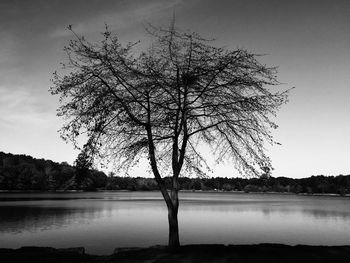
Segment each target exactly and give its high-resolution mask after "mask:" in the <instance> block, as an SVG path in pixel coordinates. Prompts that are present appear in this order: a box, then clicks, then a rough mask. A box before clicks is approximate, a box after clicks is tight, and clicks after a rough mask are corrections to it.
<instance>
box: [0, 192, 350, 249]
mask: <svg viewBox="0 0 350 263" xmlns="http://www.w3.org/2000/svg"><path fill="white" fill-rule="evenodd" d="M179 226H180V240H181V242H182V244H195V243H208V244H210V243H222V244H256V243H283V244H292V245H293V244H309V245H349V244H350V199H349V198H346V197H333V196H332V197H330V196H301V195H282V194H247V193H231V192H225V193H217V192H210V193H209V192H181V193H180V209H179ZM167 240H168V222H167V210H166V206H165V203H164V201H163V199H162V197H161V195H160V193H158V192H91V193H0V247H8V248H19V247H21V246H29V245H35V246H52V247H77V246H84V247H85V248H86V251H87V253H92V254H110V253H112V252H113V250H114V248H116V247H131V246H132V247H134V246H140V247H147V246H152V245H157V244H160V245H165V244H166V243H167Z"/></svg>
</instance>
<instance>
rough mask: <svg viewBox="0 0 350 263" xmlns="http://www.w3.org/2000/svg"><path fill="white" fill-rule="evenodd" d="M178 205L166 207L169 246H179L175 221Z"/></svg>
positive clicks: (176, 222)
mask: <svg viewBox="0 0 350 263" xmlns="http://www.w3.org/2000/svg"><path fill="white" fill-rule="evenodd" d="M177 212H178V207H177V206H176V207H175V206H172V207H168V220H169V242H168V246H169V247H170V248H177V247H179V246H180V240H179V225H178V221H177Z"/></svg>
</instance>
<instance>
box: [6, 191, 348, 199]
mask: <svg viewBox="0 0 350 263" xmlns="http://www.w3.org/2000/svg"><path fill="white" fill-rule="evenodd" d="M99 192H159V191H158V190H147V191H141V190H136V191H133V190H124V189H121V190H104V189H99V190H96V191H83V190H57V191H40V190H0V194H2V193H7V194H11V193H13V194H21V193H23V194H31V193H33V194H34V193H35V194H39V193H50V194H55V193H57V194H61V193H63V194H64V193H99ZM179 192H180V193H181V192H183V193H235V194H276V195H296V196H298V195H301V196H325V197H350V194H344V195H342V194H335V193H313V194H312V193H293V192H245V191H223V190H179Z"/></svg>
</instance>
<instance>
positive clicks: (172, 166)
mask: <svg viewBox="0 0 350 263" xmlns="http://www.w3.org/2000/svg"><path fill="white" fill-rule="evenodd" d="M70 29H71V28H70ZM148 32H149V33H150V34H151V37H152V38H153V42H152V45H151V47H150V48H149V49H147V50H145V51H143V52H140V51H139V50H138V49H135V45H136V44H127V45H122V44H121V42H120V41H119V39H118V37H117V36H115V35H113V34H111V33H110V31H108V28H107V29H106V32H105V33H104V39H103V40H102V41H101V42H100V43H99V44H95V43H94V44H92V43H89V42H88V41H87V40H85V38H84V37H81V36H78V35H77V34H76V33H75V32H73V34H74V35H75V37H76V39H75V40H72V41H71V42H70V44H69V45H68V46H67V47H66V48H65V51H66V52H67V54H68V57H69V61H68V62H67V64H66V65H65V69H68V70H71V72H70V73H69V74H66V75H64V76H60V75H59V74H55V75H54V80H53V83H54V85H53V87H52V88H51V92H52V94H59V95H60V101H61V103H62V105H61V107H60V108H59V114H58V115H59V116H64V117H66V118H68V120H67V122H66V124H65V125H64V127H63V128H62V136H63V137H64V138H65V139H68V140H71V141H73V142H74V143H75V142H76V138H77V137H78V136H79V135H80V134H85V135H87V136H88V138H89V146H90V151H91V152H92V153H94V154H98V156H99V157H101V158H102V157H104V156H108V157H109V158H111V159H113V160H114V161H115V162H116V165H117V167H119V168H124V169H128V168H129V167H131V166H133V165H134V164H136V163H137V162H138V161H139V160H140V158H142V157H147V158H148V160H149V162H150V167H151V170H152V172H153V174H154V177H155V180H156V182H157V184H158V186H159V189H160V191H161V193H162V195H163V198H164V200H165V202H166V205H167V208H168V219H169V246H171V247H176V246H179V234H178V220H177V214H178V207H179V199H178V191H179V176H180V174H183V173H185V172H192V173H196V174H198V175H203V174H204V173H205V169H206V168H207V164H206V161H205V158H204V156H203V155H201V153H200V152H199V150H198V147H197V146H198V144H199V143H204V144H208V145H209V146H212V148H213V152H214V153H215V156H216V157H217V161H219V162H220V161H222V160H223V159H224V158H229V159H231V160H232V161H233V162H234V164H235V165H236V167H237V169H238V170H239V171H241V172H242V173H243V174H247V175H255V176H259V172H258V171H259V164H261V163H264V165H265V166H266V167H271V164H270V160H269V158H268V157H267V156H266V155H265V153H264V150H263V145H264V143H266V142H269V143H273V140H272V136H271V134H270V129H271V128H276V125H275V124H274V123H273V122H272V121H271V116H272V115H275V113H276V110H277V109H278V108H279V107H280V106H281V105H282V104H283V103H284V102H285V101H286V98H287V96H286V92H281V93H278V92H273V91H271V88H272V87H270V86H271V85H276V84H278V82H277V80H276V77H275V73H276V70H275V68H269V67H267V66H265V65H263V64H261V63H259V61H258V60H257V55H255V54H252V53H249V52H248V51H246V50H244V49H235V50H226V49H224V48H218V47H214V46H212V45H211V42H210V41H209V40H206V39H203V38H202V37H200V36H199V35H198V34H196V33H182V32H179V31H178V30H175V28H174V26H171V27H170V29H161V28H155V27H150V28H149V30H148ZM203 167H204V168H203ZM164 176H171V189H170V192H168V191H167V189H166V185H165V182H164V180H163V178H164ZM196 187H197V186H196ZM198 187H200V186H198Z"/></svg>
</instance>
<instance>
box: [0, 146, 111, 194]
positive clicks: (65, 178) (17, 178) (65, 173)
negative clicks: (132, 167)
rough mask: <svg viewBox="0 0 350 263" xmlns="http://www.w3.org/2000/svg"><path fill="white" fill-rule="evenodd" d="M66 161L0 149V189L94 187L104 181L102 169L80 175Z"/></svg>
mask: <svg viewBox="0 0 350 263" xmlns="http://www.w3.org/2000/svg"><path fill="white" fill-rule="evenodd" d="M77 175H79V172H78V171H77V169H76V167H74V166H71V165H69V164H68V163H66V162H63V163H56V162H53V161H50V160H44V159H35V158H33V157H31V156H27V155H15V154H9V153H3V152H0V190H20V191H23V190H37V191H56V190H75V189H80V190H95V189H98V188H103V187H105V185H106V184H107V176H106V174H105V173H103V172H100V171H97V170H92V169H89V170H88V171H87V172H86V174H85V177H84V178H83V179H81V178H79V176H77Z"/></svg>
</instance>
